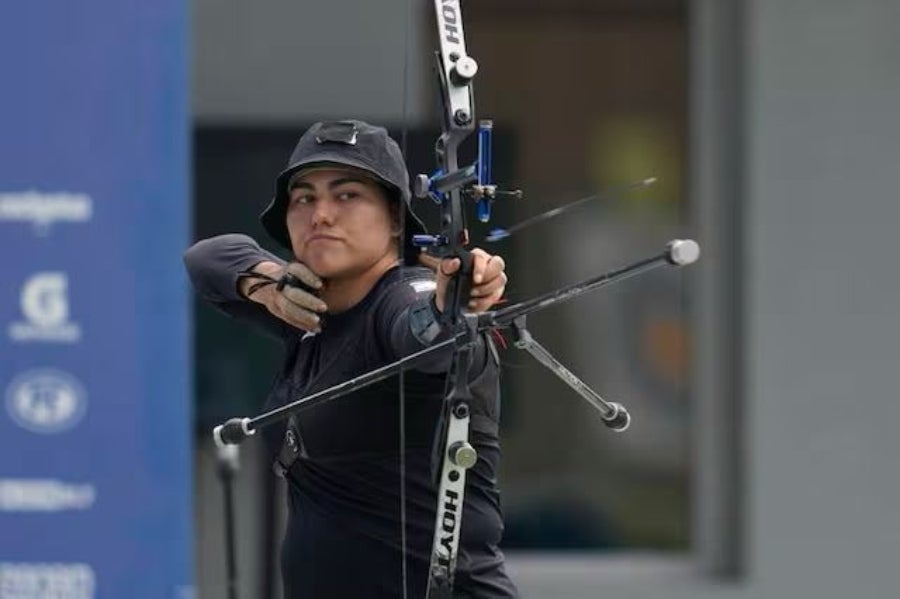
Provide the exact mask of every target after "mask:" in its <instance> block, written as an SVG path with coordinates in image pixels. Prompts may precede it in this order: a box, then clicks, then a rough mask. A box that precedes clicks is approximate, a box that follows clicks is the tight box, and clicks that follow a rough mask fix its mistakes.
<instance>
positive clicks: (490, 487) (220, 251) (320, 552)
mask: <svg viewBox="0 0 900 599" xmlns="http://www.w3.org/2000/svg"><path fill="white" fill-rule="evenodd" d="M267 260H268V261H273V262H279V263H280V262H282V261H281V260H280V259H278V258H277V257H276V256H274V255H272V254H270V253H268V252H265V251H264V250H262V249H261V248H260V247H259V246H258V245H257V244H256V242H254V241H253V240H252V239H250V238H249V237H246V236H243V235H223V236H220V237H215V238H212V239H208V240H204V241H201V242H199V243H197V244H195V245H194V246H193V247H192V248H190V249H189V250H188V252H187V253H186V254H185V263H186V265H187V268H188V271H189V273H190V276H191V279H192V281H193V283H194V285H195V287H196V289H197V291H198V293H199V294H200V295H201V296H202V297H203V298H204V299H205V300H207V301H209V302H211V303H212V304H213V305H215V306H216V307H218V308H219V309H221V310H222V311H224V312H226V313H228V314H230V315H231V316H234V317H236V318H240V319H242V320H246V321H248V322H250V323H252V324H254V325H256V326H257V327H259V328H260V329H262V330H263V331H265V332H266V333H268V334H270V335H272V336H275V337H277V338H279V339H281V340H282V342H283V343H284V346H285V352H286V354H285V361H284V364H283V366H282V368H281V370H280V372H279V373H278V375H277V376H276V379H275V382H274V384H273V386H272V388H271V390H270V393H269V397H268V400H267V403H266V406H265V408H266V409H271V408H274V407H277V406H280V405H283V404H285V403H287V402H289V401H292V400H294V399H296V398H298V397H301V396H304V395H308V394H310V393H313V392H316V391H319V390H322V389H325V388H327V387H330V386H332V385H335V384H337V383H340V382H343V381H345V380H347V379H349V378H352V377H355V376H358V375H360V374H363V373H365V372H368V371H369V370H372V369H374V368H377V367H379V366H383V365H385V364H387V363H389V362H392V361H394V360H396V359H397V358H398V357H401V356H404V355H408V354H409V353H412V352H413V351H418V350H419V349H422V348H423V347H424V345H423V343H422V342H421V341H419V339H418V338H417V337H416V336H415V335H413V334H412V332H411V330H410V326H409V312H410V310H409V309H410V306H412V305H413V304H415V303H416V302H422V301H428V299H429V297H430V295H431V294H433V290H434V284H433V275H432V273H431V272H430V271H428V270H427V269H421V268H412V269H411V268H399V267H398V268H394V269H392V270H390V271H388V272H387V273H386V274H385V275H384V276H383V277H382V278H381V279H380V280H379V281H378V282H377V283H376V284H375V286H374V287H373V288H372V290H371V291H370V292H369V293H368V294H367V295H366V297H365V298H364V299H363V300H362V301H360V302H359V303H358V304H356V305H355V306H353V307H352V308H350V309H349V310H347V311H345V312H342V313H339V314H327V315H326V316H325V318H324V319H323V327H322V332H321V333H319V334H315V335H313V334H309V333H305V332H304V331H301V330H298V329H295V328H293V327H291V326H290V325H288V324H286V323H284V322H283V321H281V320H279V319H277V318H276V317H274V316H273V315H271V314H270V313H269V312H268V311H267V310H266V309H265V308H264V307H263V306H260V305H259V304H255V303H251V302H248V301H246V300H244V299H243V298H242V297H241V296H240V295H239V293H238V290H237V284H238V273H239V272H241V271H243V270H249V269H250V268H252V267H253V266H255V265H256V264H258V263H260V262H262V261H267ZM440 338H441V337H438V340H439V339H440ZM492 350H493V348H492V346H491V345H490V343H489V341H488V340H487V339H486V338H482V339H481V340H480V341H479V343H478V344H477V345H476V351H475V352H474V358H473V364H472V369H471V371H472V377H471V389H472V393H473V396H474V401H473V404H472V406H471V407H472V417H471V427H470V428H471V433H470V441H471V443H472V444H473V446H474V447H475V448H476V450H477V451H478V462H477V463H476V465H475V466H474V467H473V468H472V469H470V470H469V472H468V475H467V484H466V496H465V505H464V511H463V520H462V531H461V538H460V550H459V557H458V562H457V571H456V580H455V589H456V592H455V596H457V597H478V598H482V597H484V598H510V597H516V596H517V593H516V590H515V587H514V586H513V585H512V583H511V582H510V580H509V578H508V577H507V576H506V573H505V571H504V568H503V556H502V554H501V552H500V550H499V549H498V543H499V541H500V537H501V535H502V530H503V523H502V517H501V512H500V502H499V493H498V490H497V482H496V468H497V464H498V461H499V457H500V445H499V439H498V434H497V422H498V418H499V383H498V377H499V366H498V363H497V360H496V356H495V354H494V352H493V351H492ZM451 357H452V352H444V354H443V355H439V356H437V357H436V358H435V360H433V361H430V362H429V363H428V364H427V365H425V366H424V367H423V368H420V369H418V370H416V371H408V372H406V373H404V385H403V393H402V395H401V393H400V385H399V378H398V377H393V378H390V379H387V380H385V381H382V382H381V383H377V384H375V385H373V386H370V387H367V388H365V389H362V390H359V391H357V392H354V393H352V394H350V395H347V396H345V397H341V398H338V399H336V400H333V401H331V402H328V403H325V404H321V405H319V406H316V407H313V408H310V409H307V410H304V411H302V412H300V413H299V414H298V415H297V416H296V419H295V421H296V427H297V429H298V432H299V436H300V438H301V442H302V446H303V448H304V451H303V453H302V454H301V455H300V457H299V458H298V459H297V460H296V461H295V462H294V463H293V464H292V465H291V467H290V469H289V471H288V472H287V474H286V479H287V481H288V483H289V484H288V499H289V520H288V525H287V530H286V533H285V537H284V541H283V544H282V577H283V580H284V586H285V597H286V598H287V599H295V598H298V599H299V598H304V599H308V598H312V599H317V598H332V597H334V598H343V597H348V598H350V597H354V598H355V597H375V598H399V597H402V596H403V592H402V573H403V569H402V559H403V553H402V541H401V522H402V521H403V518H401V503H400V495H401V482H403V484H405V491H406V510H405V522H406V536H407V539H406V549H407V592H408V594H407V596H408V597H410V598H416V599H417V598H421V597H424V595H425V586H426V580H427V569H428V562H429V558H430V554H431V542H432V536H433V533H434V518H435V510H436V501H437V489H436V487H435V484H434V482H433V478H432V476H431V457H432V447H433V444H432V442H433V440H434V436H435V435H434V433H435V424H436V422H437V417H438V414H439V411H440V409H441V406H442V399H443V395H444V389H445V378H446V376H445V371H446V367H447V364H448V363H449V360H450V358H451ZM401 397H402V398H403V401H404V407H405V419H406V420H405V422H406V426H405V428H404V433H405V434H404V437H405V442H404V448H405V458H406V459H405V468H406V472H405V476H403V477H402V479H403V480H401V472H400V420H399V407H400V398H401ZM284 430H285V429H284V427H272V428H271V429H269V430H268V431H267V433H266V435H265V437H266V440H267V443H268V444H269V445H270V449H271V451H272V452H273V454H277V453H278V451H279V450H280V449H281V445H282V440H283V435H284Z"/></svg>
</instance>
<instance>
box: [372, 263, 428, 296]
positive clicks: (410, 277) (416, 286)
mask: <svg viewBox="0 0 900 599" xmlns="http://www.w3.org/2000/svg"><path fill="white" fill-rule="evenodd" d="M387 283H388V284H387V286H386V288H385V292H386V293H387V294H388V295H391V296H394V297H405V298H407V299H415V298H416V297H421V296H427V295H430V294H432V293H434V290H435V289H436V288H437V282H436V280H435V276H434V272H433V271H432V270H431V269H429V268H425V267H420V266H404V267H400V268H397V269H395V270H393V271H391V273H390V274H389V280H388V281H387Z"/></svg>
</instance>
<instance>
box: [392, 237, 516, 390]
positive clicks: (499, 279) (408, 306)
mask: <svg viewBox="0 0 900 599" xmlns="http://www.w3.org/2000/svg"><path fill="white" fill-rule="evenodd" d="M472 256H473V265H472V283H471V291H470V296H469V302H468V305H467V306H466V308H465V311H466V312H470V313H476V314H477V313H481V312H485V311H487V310H489V309H490V308H491V307H492V306H493V305H494V304H495V303H497V301H499V299H500V298H501V297H502V296H503V292H504V290H505V288H506V282H507V277H506V273H505V272H504V271H505V264H504V262H503V259H502V258H501V257H500V256H493V255H491V254H488V253H487V252H485V251H483V250H480V249H474V250H472ZM431 266H432V267H433V268H434V269H435V270H436V271H437V273H436V276H435V277H434V278H432V277H430V276H428V273H426V272H425V271H421V272H422V273H423V274H422V276H421V277H419V278H414V279H412V280H409V281H406V282H404V283H402V284H400V285H398V286H397V287H395V288H394V289H393V290H392V292H391V297H389V298H387V301H385V302H383V303H382V304H381V306H380V309H379V310H378V314H376V318H377V320H378V329H379V330H380V331H381V337H382V339H383V341H385V343H384V345H385V346H387V347H388V349H389V354H390V358H391V359H393V360H396V359H399V358H402V357H404V356H408V355H410V354H412V353H414V352H417V351H420V350H422V349H425V348H426V347H428V346H430V345H433V344H435V343H439V342H441V341H443V340H445V339H447V332H446V331H444V330H443V328H442V327H441V324H440V322H441V312H442V310H443V304H444V302H443V297H444V294H445V292H446V288H447V283H448V281H449V280H450V277H451V276H452V275H453V273H455V272H456V271H457V270H458V269H459V261H458V260H456V259H447V260H443V261H441V262H438V261H435V262H434V263H433V265H431ZM435 279H436V281H435ZM453 351H454V350H453V348H452V347H448V348H447V350H446V351H443V352H440V353H438V354H435V356H434V358H433V359H432V360H429V361H428V362H427V363H426V364H424V365H421V366H419V367H418V370H421V371H423V372H441V371H446V370H447V369H448V368H449V367H450V362H451V359H452V357H453ZM484 357H485V340H484V337H483V336H480V337H479V338H478V339H477V340H476V342H475V347H474V351H473V363H474V364H483V363H484V362H485V361H484ZM478 372H480V369H478V368H476V369H475V370H474V372H473V374H476V373H478Z"/></svg>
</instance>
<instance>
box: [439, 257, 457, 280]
mask: <svg viewBox="0 0 900 599" xmlns="http://www.w3.org/2000/svg"><path fill="white" fill-rule="evenodd" d="M461 264H462V262H460V260H459V258H447V259H445V260H441V264H440V267H439V268H438V270H439V272H440V273H441V274H442V275H444V276H445V277H449V276H450V275H452V274H453V273H455V272H456V271H458V270H459V267H460V265H461Z"/></svg>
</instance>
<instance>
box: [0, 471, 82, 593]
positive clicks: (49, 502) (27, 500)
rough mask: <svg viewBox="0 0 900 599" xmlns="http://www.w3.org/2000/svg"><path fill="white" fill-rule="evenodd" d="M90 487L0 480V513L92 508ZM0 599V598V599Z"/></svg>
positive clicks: (62, 483)
mask: <svg viewBox="0 0 900 599" xmlns="http://www.w3.org/2000/svg"><path fill="white" fill-rule="evenodd" d="M96 497H97V492H96V491H95V490H94V485H89V484H73V483H67V482H63V481H61V480H53V479H15V478H6V479H3V478H0V512H63V511H69V510H86V509H89V508H91V507H93V505H94V501H95V499H96ZM0 597H2V595H0Z"/></svg>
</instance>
